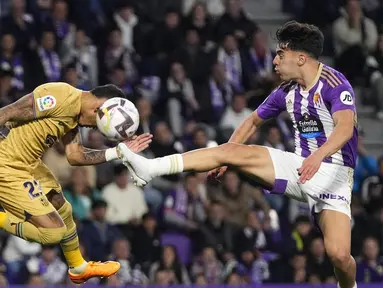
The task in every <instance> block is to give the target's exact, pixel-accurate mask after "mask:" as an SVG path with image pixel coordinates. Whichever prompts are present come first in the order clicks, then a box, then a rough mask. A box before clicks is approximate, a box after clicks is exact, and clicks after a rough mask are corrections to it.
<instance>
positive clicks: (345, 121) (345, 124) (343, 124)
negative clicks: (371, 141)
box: [298, 110, 355, 183]
mask: <svg viewBox="0 0 383 288" xmlns="http://www.w3.org/2000/svg"><path fill="white" fill-rule="evenodd" d="M354 117H355V113H354V111H352V110H341V111H337V112H335V113H334V114H333V119H334V124H335V127H334V131H333V132H332V133H331V135H330V137H329V138H328V140H327V141H326V143H325V144H323V145H322V146H321V147H320V148H319V149H318V150H317V151H315V152H314V153H313V154H312V155H310V156H309V157H307V158H306V160H305V161H303V164H302V167H301V168H300V169H299V170H298V173H299V174H300V179H299V182H300V183H305V182H306V181H307V180H310V179H311V178H312V177H313V176H314V174H315V173H316V172H317V171H318V169H319V167H320V165H321V163H322V161H323V159H325V158H327V157H330V156H331V155H333V154H334V153H336V152H337V151H339V150H340V149H342V147H343V146H344V144H346V143H347V141H348V140H350V139H351V137H352V135H353V130H354Z"/></svg>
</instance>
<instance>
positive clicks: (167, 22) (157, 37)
mask: <svg viewBox="0 0 383 288" xmlns="http://www.w3.org/2000/svg"><path fill="white" fill-rule="evenodd" d="M154 33H155V34H154V39H153V41H154V42H153V46H154V49H155V51H156V55H157V60H159V61H160V66H161V67H164V68H165V66H166V65H164V64H165V63H166V59H167V55H171V54H172V53H173V52H174V51H175V50H176V49H177V48H178V47H179V46H180V44H181V43H182V39H183V38H184V36H183V29H182V27H181V19H180V15H179V12H178V11H177V10H176V9H174V8H168V10H167V11H166V13H165V18H164V22H163V23H162V24H161V25H159V26H158V27H156V28H155V32H154Z"/></svg>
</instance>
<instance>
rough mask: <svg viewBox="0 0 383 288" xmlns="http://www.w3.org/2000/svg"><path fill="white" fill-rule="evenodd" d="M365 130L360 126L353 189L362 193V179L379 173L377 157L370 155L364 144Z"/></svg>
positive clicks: (357, 192)
mask: <svg viewBox="0 0 383 288" xmlns="http://www.w3.org/2000/svg"><path fill="white" fill-rule="evenodd" d="M364 137H365V132H364V130H363V129H361V128H359V133H358V150H357V153H358V154H357V156H358V157H357V160H356V161H357V162H356V167H355V170H354V186H353V188H352V191H353V192H354V193H356V194H360V193H361V188H362V181H363V180H364V179H365V178H367V177H369V176H374V175H377V173H378V162H377V161H376V159H375V158H374V157H373V156H371V155H369V154H368V152H367V150H366V147H365V146H364Z"/></svg>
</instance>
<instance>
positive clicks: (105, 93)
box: [90, 84, 126, 99]
mask: <svg viewBox="0 0 383 288" xmlns="http://www.w3.org/2000/svg"><path fill="white" fill-rule="evenodd" d="M90 93H92V94H93V95H94V96H96V97H97V98H108V99H110V98H114V97H120V98H124V99H126V95H125V93H124V92H123V91H122V90H121V89H120V88H118V87H117V86H116V85H113V84H107V85H104V86H98V87H96V88H94V89H92V90H90Z"/></svg>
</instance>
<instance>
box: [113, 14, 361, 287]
mask: <svg viewBox="0 0 383 288" xmlns="http://www.w3.org/2000/svg"><path fill="white" fill-rule="evenodd" d="M276 36H277V39H278V48H277V51H276V53H277V55H276V57H275V58H274V61H273V63H274V65H275V70H276V72H277V73H278V74H279V75H280V78H281V79H282V81H283V83H282V84H281V85H280V86H279V87H278V88H277V89H275V90H274V91H273V92H272V93H271V94H270V95H269V97H268V98H267V99H266V100H265V101H264V102H263V103H262V104H261V105H260V106H259V107H258V109H257V110H256V111H254V112H253V113H252V115H251V116H249V117H248V119H246V120H245V121H244V122H243V123H242V124H241V125H240V126H239V127H238V128H237V129H236V130H235V132H234V133H233V135H232V137H231V138H230V140H229V142H228V143H226V144H223V145H220V146H218V147H215V148H206V149H200V150H195V151H190V152H187V153H184V154H175V155H170V156H166V157H162V158H157V159H152V160H149V159H146V158H144V157H141V156H139V155H137V154H136V153H133V152H132V151H131V149H129V148H128V147H127V146H126V145H124V144H119V146H118V147H117V149H118V153H119V157H120V158H121V159H122V160H123V161H124V162H125V163H126V165H127V166H128V168H129V169H130V170H131V171H132V173H133V176H134V179H135V181H136V184H137V185H140V186H144V185H146V184H147V183H148V182H149V181H150V180H152V179H153V178H154V177H156V176H160V175H168V174H175V173H180V172H183V171H195V172H204V171H210V172H209V173H210V176H215V177H219V176H221V175H222V174H223V173H224V171H225V170H226V169H227V166H230V167H232V168H234V169H236V170H238V171H240V172H243V173H245V174H247V175H249V176H250V177H252V178H256V179H257V180H258V181H259V182H260V183H262V184H263V185H264V186H265V188H267V189H268V190H269V191H270V193H274V194H285V195H287V196H288V197H292V198H294V199H297V200H299V201H303V202H307V203H308V204H309V206H310V209H311V212H312V215H313V217H314V218H315V219H316V221H317V224H318V225H319V228H320V229H321V231H322V232H323V236H324V243H325V248H326V252H327V254H328V256H329V257H330V259H331V261H332V263H333V265H334V268H335V275H336V277H337V279H338V285H339V287H341V288H354V287H356V282H355V273H356V265H355V260H354V258H353V257H352V256H351V254H350V246H351V223H350V217H351V215H350V201H351V191H352V184H353V173H354V167H355V161H356V151H357V137H358V135H357V133H358V132H357V127H356V126H357V115H356V110H355V99H354V97H355V96H354V91H353V89H352V87H351V85H350V83H349V82H348V81H347V79H346V78H345V77H344V76H343V75H342V73H340V72H339V71H336V70H334V69H333V68H331V67H329V66H327V65H324V64H323V63H321V62H320V61H319V60H318V58H319V56H320V55H321V53H322V48H323V41H324V37H323V34H322V33H321V31H320V30H319V29H318V28H317V27H315V26H312V25H308V24H302V23H298V22H295V21H291V22H288V23H286V24H285V25H284V26H283V27H281V28H280V29H279V30H278V31H277V33H276ZM283 111H287V112H288V114H289V115H290V119H291V121H292V122H293V124H294V131H295V153H289V152H283V151H280V150H276V149H273V148H269V147H264V146H257V145H255V146H247V145H244V143H246V141H247V139H249V137H250V136H251V135H252V134H253V133H254V132H255V130H256V129H257V128H258V127H259V126H260V125H261V124H262V123H263V122H264V121H265V120H268V119H270V118H274V117H277V116H278V115H279V114H280V113H281V112H283Z"/></svg>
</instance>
